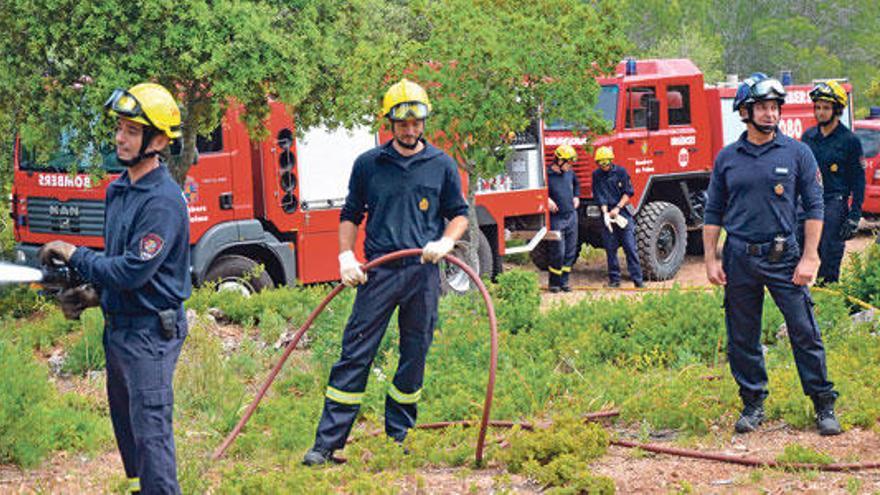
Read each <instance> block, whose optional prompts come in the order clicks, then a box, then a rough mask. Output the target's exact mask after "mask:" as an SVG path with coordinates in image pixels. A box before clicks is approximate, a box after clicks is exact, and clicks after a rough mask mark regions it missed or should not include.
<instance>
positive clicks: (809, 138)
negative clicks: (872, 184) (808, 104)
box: [801, 81, 865, 283]
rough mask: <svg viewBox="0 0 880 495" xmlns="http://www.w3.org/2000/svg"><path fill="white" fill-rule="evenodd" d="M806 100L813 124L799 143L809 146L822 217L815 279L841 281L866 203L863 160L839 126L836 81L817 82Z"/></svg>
mask: <svg viewBox="0 0 880 495" xmlns="http://www.w3.org/2000/svg"><path fill="white" fill-rule="evenodd" d="M810 98H811V99H812V100H813V112H814V113H815V116H816V121H817V122H818V125H816V126H815V127H811V128H809V129H807V130H806V132H804V135H803V137H802V138H801V140H802V141H803V142H804V143H805V144H806V145H807V146H809V147H810V150H811V151H812V152H813V155H814V156H815V157H816V162H817V163H818V165H819V171H820V172H821V173H822V186H823V194H822V199H823V200H824V202H825V217H824V225H823V227H822V238H821V239H820V240H819V258H820V259H821V261H822V263H821V264H820V265H819V278H820V279H821V280H822V281H824V282H827V283H830V282H837V280H838V278H839V277H840V260H841V259H843V250H844V247H845V242H846V241H848V240H849V239H852V238H853V237H854V236H855V235H856V231H857V230H858V227H859V219H860V218H861V216H862V202H863V201H864V199H865V168H864V167H865V157H864V156H863V154H862V143H861V141H859V138H857V137H856V135H855V134H853V132H852V131H850V130H849V129H847V128H846V126H844V125H843V124H841V122H840V116H841V115H842V114H843V109H844V108H846V103H847V96H846V90H844V89H843V87H842V86H841V85H840V84H839V83H838V82H837V81H828V82H822V83H819V84H817V85H816V87H814V88H813V90H812V91H810ZM850 198H852V204H851V205H850Z"/></svg>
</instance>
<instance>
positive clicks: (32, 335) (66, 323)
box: [0, 308, 79, 351]
mask: <svg viewBox="0 0 880 495" xmlns="http://www.w3.org/2000/svg"><path fill="white" fill-rule="evenodd" d="M78 327H79V325H78V324H77V322H74V321H70V320H67V319H65V318H64V315H63V314H61V312H60V311H58V310H57V309H55V308H51V309H48V310H47V311H46V312H45V313H43V314H40V315H37V316H34V317H32V318H31V319H30V320H22V319H19V320H10V321H9V325H8V326H6V328H5V329H4V331H5V332H6V334H5V335H3V337H0V338H7V339H9V340H11V341H13V342H16V343H18V344H19V345H20V346H22V347H24V348H28V349H37V350H41V351H45V350H47V349H49V348H50V347H52V346H54V345H55V344H57V343H58V342H59V340H60V339H61V338H62V337H63V336H64V335H66V334H68V333H70V332H71V331H73V330H75V329H77V328H78Z"/></svg>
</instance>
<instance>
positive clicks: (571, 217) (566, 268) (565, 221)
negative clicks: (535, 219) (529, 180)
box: [547, 144, 581, 293]
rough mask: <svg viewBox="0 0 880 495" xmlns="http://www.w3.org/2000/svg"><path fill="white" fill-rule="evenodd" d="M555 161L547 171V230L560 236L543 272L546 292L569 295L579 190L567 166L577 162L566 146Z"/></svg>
mask: <svg viewBox="0 0 880 495" xmlns="http://www.w3.org/2000/svg"><path fill="white" fill-rule="evenodd" d="M554 157H555V159H554V160H553V162H552V163H551V164H550V168H549V170H548V171H547V189H548V190H549V192H550V198H549V199H548V201H547V202H548V204H549V208H550V228H551V229H552V230H558V231H559V233H560V236H561V237H560V239H559V242H554V243H553V244H552V245H551V246H553V248H552V251H551V256H550V260H549V261H550V262H549V264H548V265H547V270H548V271H549V272H550V276H549V284H548V285H549V286H550V292H553V293H556V292H559V291H564V292H571V286H569V285H568V277H569V275H570V274H571V267H572V265H574V262H575V260H576V259H577V255H578V253H577V249H578V220H577V208H578V205H579V204H580V199H578V196H580V193H581V188H580V185H579V184H578V180H577V176H576V175H574V172H573V171H572V170H571V166H572V165H573V164H574V162H575V161H576V160H577V151H575V149H574V148H573V147H572V146H571V145H570V144H563V145H562V146H559V147H558V148H556V151H555V152H554Z"/></svg>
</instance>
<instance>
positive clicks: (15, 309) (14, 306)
mask: <svg viewBox="0 0 880 495" xmlns="http://www.w3.org/2000/svg"><path fill="white" fill-rule="evenodd" d="M46 306H47V302H46V299H45V298H44V297H43V296H41V295H40V293H39V292H38V291H36V290H34V289H32V288H31V287H29V286H27V285H7V286H0V318H2V317H5V316H10V317H12V318H25V317H28V316H31V315H33V314H34V313H36V312H38V311H40V310H43V309H45V308H46Z"/></svg>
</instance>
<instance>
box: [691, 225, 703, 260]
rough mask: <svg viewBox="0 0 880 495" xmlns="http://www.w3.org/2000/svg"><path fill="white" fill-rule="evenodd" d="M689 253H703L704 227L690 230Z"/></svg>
mask: <svg viewBox="0 0 880 495" xmlns="http://www.w3.org/2000/svg"><path fill="white" fill-rule="evenodd" d="M687 238H688V239H687V254H695V255H702V254H703V229H700V230H691V231H688V235H687Z"/></svg>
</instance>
